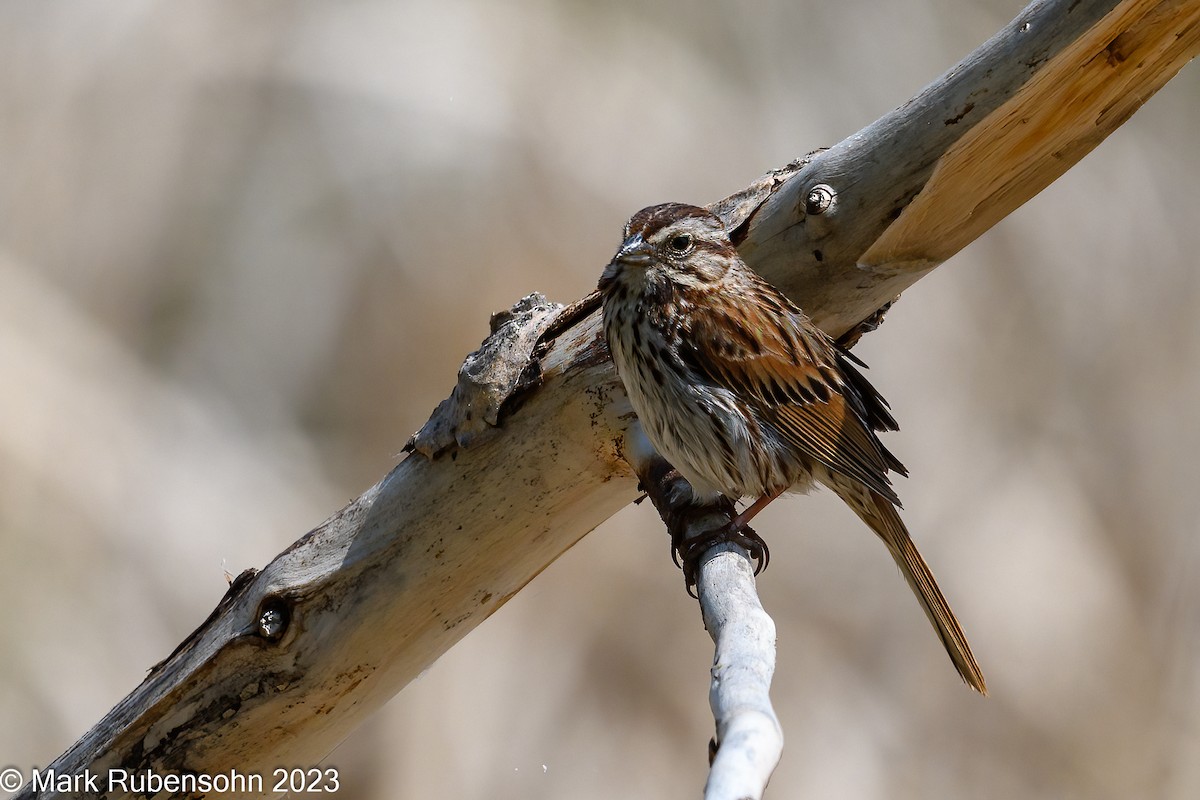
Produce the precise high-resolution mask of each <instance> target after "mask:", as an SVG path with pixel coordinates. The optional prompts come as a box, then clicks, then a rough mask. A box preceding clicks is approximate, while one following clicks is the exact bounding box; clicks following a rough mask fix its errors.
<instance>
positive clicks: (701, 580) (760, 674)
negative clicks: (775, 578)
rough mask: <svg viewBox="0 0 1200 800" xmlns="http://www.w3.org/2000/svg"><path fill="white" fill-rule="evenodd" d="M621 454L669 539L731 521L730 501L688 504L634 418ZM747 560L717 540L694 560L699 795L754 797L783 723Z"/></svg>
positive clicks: (771, 633) (770, 767)
mask: <svg viewBox="0 0 1200 800" xmlns="http://www.w3.org/2000/svg"><path fill="white" fill-rule="evenodd" d="M624 453H625V460H626V461H628V462H629V463H630V464H631V465H632V466H633V468H634V471H635V472H636V473H637V475H638V478H639V480H640V481H641V485H642V487H643V488H644V489H645V491H646V494H647V496H648V497H649V498H650V500H651V501H652V502H653V503H654V507H655V508H656V509H657V510H658V512H659V514H660V515H661V516H662V519H663V523H664V524H665V525H666V526H667V529H668V530H669V531H670V532H671V535H672V540H674V541H686V540H688V539H691V538H693V537H700V536H704V535H705V534H707V533H709V532H710V531H716V530H720V529H722V528H724V527H726V526H728V525H729V524H730V522H731V521H732V519H733V516H734V514H735V509H734V507H733V503H731V502H726V501H721V502H718V503H716V504H714V505H713V506H711V507H708V508H699V507H697V506H694V505H691V503H690V499H689V498H690V495H691V492H690V491H689V490H688V488H687V481H685V480H684V479H683V478H682V477H681V476H680V475H679V473H678V472H677V471H675V469H674V468H673V467H672V466H671V465H670V464H668V463H667V462H666V461H664V460H663V458H662V456H660V455H658V454H657V453H655V452H654V448H653V447H652V446H651V445H650V442H649V441H648V440H647V439H646V437H645V434H644V433H643V432H642V431H641V426H640V425H639V424H637V423H636V422H635V423H634V424H633V425H631V426H630V428H629V432H628V436H627V437H626V441H625V451H624ZM753 562H754V559H753V558H752V556H751V554H750V553H749V552H748V551H747V550H745V549H743V548H742V547H741V546H739V545H738V544H735V543H733V542H724V543H720V544H717V545H714V546H713V547H710V548H708V550H707V551H706V552H705V553H704V554H703V555H702V556H701V557H700V559H699V563H698V564H697V565H696V584H695V589H696V598H697V599H698V600H699V602H700V613H701V615H702V616H703V618H704V627H705V629H706V630H708V633H709V635H710V636H711V637H712V640H713V644H714V645H715V646H716V650H715V652H714V654H713V664H712V670H711V673H710V682H709V691H708V702H709V706H711V708H712V712H713V719H714V721H715V723H716V728H717V732H716V736H714V737H713V739H712V741H711V742H710V744H709V748H710V749H709V752H710V756H711V757H710V759H709V761H710V762H711V765H710V768H709V773H708V781H707V782H706V784H705V788H704V796H705V798H706V800H733V799H734V798H739V799H740V798H753V799H754V800H757V798H761V797H762V796H763V792H764V791H766V788H767V782H768V781H770V780H771V774H772V773H773V772H774V771H775V766H776V764H778V763H779V757H780V755H781V754H782V752H783V728H782V727H781V726H780V724H779V718H778V717H777V716H776V715H775V709H774V708H773V707H772V705H771V696H770V693H771V678H772V677H773V676H774V673H775V622H774V621H773V620H772V619H771V617H770V615H768V614H767V612H766V609H764V608H763V606H762V603H761V602H760V601H759V599H758V590H757V587H756V586H755V583H754V574H755V569H754V563H753Z"/></svg>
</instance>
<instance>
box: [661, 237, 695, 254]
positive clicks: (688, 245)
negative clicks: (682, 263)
mask: <svg viewBox="0 0 1200 800" xmlns="http://www.w3.org/2000/svg"><path fill="white" fill-rule="evenodd" d="M667 247H669V248H671V252H673V253H686V252H687V251H688V250H691V249H692V237H691V236H689V235H688V234H686V233H681V234H679V235H678V236H674V237H672V238H671V241H669V242H667Z"/></svg>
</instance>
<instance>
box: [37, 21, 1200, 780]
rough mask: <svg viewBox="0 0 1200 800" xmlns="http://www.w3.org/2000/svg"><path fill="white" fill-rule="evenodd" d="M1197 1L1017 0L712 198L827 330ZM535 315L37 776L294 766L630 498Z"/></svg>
mask: <svg viewBox="0 0 1200 800" xmlns="http://www.w3.org/2000/svg"><path fill="white" fill-rule="evenodd" d="M1198 18H1200V0H1180V1H1178V2H1149V1H1147V0H1124V2H1117V1H1116V0H1091V1H1090V2H1089V1H1088V0H1082V1H1081V2H1069V1H1068V0H1051V1H1050V2H1041V3H1035V4H1034V5H1032V6H1030V7H1029V8H1028V9H1026V10H1025V11H1024V12H1022V14H1021V16H1020V17H1018V19H1017V20H1015V21H1014V22H1013V23H1012V24H1010V25H1009V26H1008V27H1006V28H1005V29H1004V30H1003V31H1001V32H1000V33H999V34H997V36H996V37H995V38H993V39H992V40H990V41H989V42H987V43H986V44H984V45H983V46H981V47H980V48H979V49H978V50H977V51H975V52H974V53H972V54H971V55H970V56H969V57H968V58H967V59H966V60H965V61H964V62H963V63H962V64H960V65H958V66H957V67H955V68H954V69H952V70H951V71H950V72H948V73H947V74H946V75H944V76H942V77H941V78H939V79H938V80H937V81H935V82H934V83H933V84H931V85H930V87H928V88H927V89H926V90H925V91H924V92H922V93H921V94H920V95H918V96H917V97H916V98H914V99H913V100H911V101H910V102H908V103H907V104H905V105H904V106H902V107H901V108H899V109H897V110H896V111H894V112H893V113H891V114H889V115H887V116H885V117H884V118H882V119H881V120H879V121H878V122H876V123H874V124H873V125H871V126H869V127H867V128H865V129H864V130H863V131H861V132H859V133H857V134H855V135H853V136H851V137H849V138H848V139H846V140H845V141H843V142H841V143H839V144H837V145H836V146H834V147H832V148H830V149H829V150H827V151H823V152H820V153H818V154H815V155H814V156H812V157H811V159H809V160H808V161H807V163H804V164H799V165H794V166H792V167H789V168H785V170H783V171H782V172H780V173H779V174H778V175H769V176H767V177H766V178H765V179H763V180H762V181H760V182H759V183H757V184H755V185H754V186H752V187H749V189H748V190H746V191H744V192H742V193H739V194H738V197H737V200H736V202H729V203H725V204H718V206H717V207H718V208H719V209H720V210H721V212H722V213H723V215H724V217H725V218H726V219H727V220H729V221H730V223H731V226H732V227H734V228H735V230H734V234H735V237H736V239H737V240H738V241H739V243H740V244H739V249H740V250H741V252H742V253H743V255H744V256H745V258H746V259H747V261H748V262H749V263H750V264H751V266H753V267H755V268H756V269H758V270H760V271H761V272H763V274H765V275H766V276H767V277H768V278H769V279H771V280H772V281H773V282H775V283H777V284H778V285H779V286H780V287H781V288H783V289H784V290H785V291H787V292H788V293H789V294H791V295H792V296H793V297H795V298H797V299H798V300H799V302H800V304H801V305H802V306H803V307H804V308H805V309H806V310H808V312H809V313H810V314H812V315H813V317H814V318H815V319H816V320H817V321H818V322H819V324H821V325H822V326H823V327H824V328H825V329H826V330H827V331H829V332H830V333H832V334H833V335H838V336H840V335H842V334H845V333H847V332H850V331H852V330H853V329H855V327H856V326H859V325H860V324H861V323H862V322H863V321H864V320H869V319H871V318H872V317H873V316H874V315H875V314H876V312H877V311H878V309H880V308H881V307H883V306H885V305H886V303H888V302H889V301H890V300H891V299H892V298H894V297H895V296H896V295H898V294H899V293H900V292H901V291H902V290H903V289H905V288H906V287H908V286H909V285H911V284H912V283H913V282H914V281H916V280H917V279H918V278H920V277H921V276H922V275H924V274H926V273H927V272H928V271H929V270H931V269H933V268H934V267H935V266H937V265H938V264H939V263H941V262H942V261H943V260H944V259H946V258H948V257H949V256H950V255H952V254H953V253H955V252H957V251H958V250H959V249H961V248H962V247H963V246H965V245H966V244H967V243H969V242H970V241H972V240H973V239H974V238H975V237H977V236H978V235H979V234H980V233H982V232H983V231H985V230H987V229H988V228H989V227H990V226H991V225H993V224H994V223H995V222H996V221H998V220H999V219H1002V218H1003V217H1004V216H1005V215H1006V214H1008V213H1009V212H1010V211H1012V210H1013V209H1014V208H1016V207H1017V206H1019V205H1020V204H1021V203H1023V202H1024V201H1025V200H1026V199H1028V198H1029V197H1032V196H1033V195H1034V194H1036V193H1037V192H1038V191H1040V190H1041V189H1042V188H1044V187H1045V186H1046V185H1047V184H1048V183H1050V182H1051V181H1052V180H1054V178H1055V177H1057V176H1058V175H1060V174H1061V173H1062V172H1063V171H1064V170H1066V169H1067V168H1069V166H1070V165H1071V164H1073V163H1075V162H1076V161H1078V160H1079V159H1080V158H1081V157H1082V156H1083V155H1084V154H1086V153H1087V152H1089V151H1090V150H1091V149H1092V148H1093V147H1094V146H1095V145H1096V144H1097V143H1098V142H1100V141H1101V140H1102V139H1103V138H1104V137H1105V136H1107V135H1108V134H1109V133H1111V132H1112V131H1113V130H1115V129H1116V128H1117V127H1118V126H1119V125H1120V124H1121V123H1122V122H1124V121H1125V119H1127V118H1128V116H1129V115H1130V114H1132V113H1133V111H1134V110H1136V109H1137V108H1138V107H1139V106H1140V104H1141V103H1142V102H1144V101H1145V100H1146V99H1147V98H1148V97H1150V96H1151V95H1152V94H1153V93H1154V92H1155V91H1156V90H1157V89H1158V88H1160V87H1161V86H1162V85H1163V84H1164V83H1165V82H1166V81H1167V80H1169V79H1170V78H1171V77H1172V76H1173V75H1174V74H1175V73H1176V72H1177V71H1178V70H1179V68H1180V67H1181V66H1182V65H1183V64H1184V63H1186V61H1187V60H1188V59H1190V58H1191V57H1192V56H1193V55H1195V53H1196V51H1197V49H1198V47H1200V26H1198V25H1197V19H1198ZM822 187H828V188H827V189H825V188H822ZM661 199H666V198H647V202H650V201H654V200H661ZM553 311H554V309H553V308H551V307H549V306H548V305H547V304H545V303H544V302H542V301H540V300H538V299H537V298H532V299H529V300H528V301H526V302H524V303H523V304H520V305H519V306H518V307H517V308H516V309H515V311H514V313H513V314H512V315H511V318H509V317H506V318H503V319H501V320H499V322H500V326H499V328H498V329H497V331H496V332H495V333H494V334H493V337H495V338H493V339H492V340H491V341H490V343H489V348H490V352H492V353H494V355H493V356H491V358H493V359H499V360H500V361H502V362H503V363H502V364H499V365H497V364H488V363H487V362H488V359H487V358H483V359H482V360H477V361H476V362H475V366H473V367H471V368H470V369H467V370H466V371H465V374H464V376H463V379H462V381H460V385H459V387H458V388H457V389H456V391H455V395H454V397H453V398H452V400H451V402H449V403H447V404H444V405H443V406H442V407H439V411H438V412H437V413H435V417H434V418H433V419H432V420H431V425H430V427H427V428H426V429H424V433H423V434H422V435H421V436H418V437H417V439H416V440H415V442H414V448H415V451H414V452H412V453H410V454H409V455H408V456H407V457H406V458H405V459H404V460H403V461H402V462H401V463H400V464H399V465H398V466H397V467H396V468H395V469H394V470H393V471H392V472H391V473H390V474H389V475H388V476H386V477H385V478H384V479H383V480H381V481H380V482H379V483H378V484H377V485H376V486H374V487H372V488H371V489H370V490H368V491H367V492H366V493H365V494H364V495H363V496H362V497H360V498H358V499H356V500H354V501H353V502H352V503H350V504H349V505H348V506H347V507H346V508H344V509H343V510H341V511H340V512H338V513H337V514H335V515H334V516H333V517H332V518H331V519H330V520H328V521H327V522H326V523H324V524H323V525H322V526H321V527H319V528H318V529H316V530H314V531H312V532H310V533H308V534H306V535H305V536H303V537H301V538H300V539H299V540H298V541H297V542H296V543H295V544H294V545H292V546H291V547H290V548H288V550H286V551H285V552H283V553H281V554H280V555H279V556H278V557H277V558H275V559H274V560H273V561H272V562H271V563H270V564H269V565H267V566H266V567H265V568H264V569H263V570H262V572H260V573H258V574H255V575H247V576H246V577H244V578H242V579H239V580H238V581H236V582H235V583H234V585H233V586H232V587H231V589H230V592H229V594H228V595H227V596H226V598H225V599H224V600H223V601H222V603H221V605H220V606H219V607H218V608H217V609H216V610H215V611H214V612H213V614H212V615H211V616H210V618H209V619H208V620H207V621H205V623H204V624H203V625H202V626H201V627H200V628H199V629H198V630H197V631H196V632H195V634H193V636H192V637H190V638H189V639H188V640H187V641H186V642H184V643H183V644H182V645H181V646H180V648H179V649H178V650H177V651H176V652H175V653H173V654H172V655H171V656H170V657H169V658H168V659H166V660H165V661H164V662H163V663H162V664H160V665H159V666H158V667H156V668H155V669H154V670H153V671H152V672H151V674H150V675H149V676H148V677H147V679H146V680H145V681H144V682H143V683H142V685H141V686H139V687H137V688H136V689H135V690H134V691H133V692H132V693H131V694H130V695H129V696H128V697H126V698H125V699H124V700H122V701H121V702H120V703H119V704H118V705H117V706H116V707H115V708H114V709H113V710H112V711H111V712H110V713H109V714H108V715H107V716H106V717H105V718H104V719H102V720H101V721H100V722H99V723H98V724H97V725H96V726H95V727H94V728H93V729H92V730H91V731H89V732H88V733H87V734H85V735H84V737H83V738H82V739H80V740H79V742H77V743H76V744H75V745H74V746H72V747H71V748H70V749H69V750H68V751H67V752H66V753H64V754H63V755H62V756H61V757H60V758H59V759H57V760H56V761H55V762H54V764H53V765H52V768H53V769H54V770H57V771H58V772H59V773H60V774H63V775H68V774H75V775H78V774H82V773H83V772H84V771H85V770H91V771H92V772H93V773H94V774H102V773H103V772H104V771H105V770H107V769H109V768H120V769H125V770H130V771H136V770H153V771H154V772H156V773H159V774H164V773H202V774H219V773H228V772H229V771H231V770H238V771H239V772H241V773H246V774H258V775H264V776H269V774H270V771H271V769H272V768H273V767H275V766H278V765H280V764H310V763H315V762H316V761H318V760H319V759H320V758H321V757H323V756H324V755H325V754H327V753H328V752H329V751H330V750H331V749H332V748H333V747H334V746H335V745H336V744H337V743H338V742H340V741H341V740H342V739H343V738H344V737H345V735H346V734H347V733H348V732H349V731H350V730H351V729H352V728H354V727H355V726H356V725H358V724H359V723H360V722H361V721H362V720H363V718H364V717H365V716H367V715H368V714H369V713H371V712H372V711H373V710H375V709H376V708H378V707H379V706H380V705H382V704H383V703H384V702H385V701H386V700H387V699H388V698H389V697H391V696H392V695H393V694H395V693H396V692H397V691H399V689H400V688H402V687H403V686H404V685H405V684H406V683H408V682H409V681H410V680H412V679H413V678H414V677H416V676H417V675H418V674H419V673H420V672H421V670H423V669H424V668H426V667H427V666H428V665H429V664H430V663H431V662H432V661H434V660H435V659H436V658H437V657H438V656H439V655H440V654H441V653H443V652H444V651H445V650H446V649H447V648H448V647H450V646H451V645H452V644H453V643H454V642H455V641H457V640H458V639H460V638H461V637H462V636H463V635H465V634H466V633H467V632H468V631H470V630H471V629H472V628H473V627H474V626H475V625H476V624H478V623H479V622H480V621H481V620H483V619H485V618H486V617H487V616H488V615H489V614H490V613H492V612H493V611H494V610H495V609H496V608H498V607H499V606H500V605H501V604H502V603H503V602H504V601H505V600H506V599H507V598H508V597H510V596H511V595H512V594H513V593H515V592H516V591H518V590H519V589H520V588H521V587H522V586H524V585H525V584H526V583H527V582H528V581H529V580H531V579H532V578H533V577H534V576H535V575H537V574H538V572H540V571H541V570H542V569H544V568H545V567H546V565H548V564H549V563H550V562H551V561H553V560H554V559H555V558H556V557H557V556H559V555H560V554H561V553H562V552H563V551H565V550H566V549H567V548H569V547H570V546H571V545H572V544H574V543H575V542H576V541H577V540H578V539H579V538H580V537H582V536H583V535H584V534H586V533H587V532H588V531H590V530H591V529H592V528H594V527H595V526H596V525H598V524H599V523H600V522H602V521H603V520H604V519H606V518H607V517H609V516H610V515H611V514H613V513H614V512H615V511H616V510H618V509H619V508H621V507H622V506H623V505H625V504H626V503H628V502H629V501H630V500H631V499H633V497H634V496H635V485H636V482H635V479H634V478H633V475H632V472H631V470H630V468H629V467H628V465H627V464H626V463H625V461H624V460H623V459H622V457H621V442H622V437H623V436H624V432H625V430H626V427H627V425H628V422H629V420H630V412H629V408H628V406H627V403H626V401H625V400H624V395H623V392H622V391H621V387H620V384H619V382H618V380H617V378H616V376H615V373H614V372H613V370H612V368H611V365H610V364H609V362H608V360H607V354H606V351H605V349H604V347H603V344H602V337H601V332H600V328H599V324H598V320H597V318H596V316H595V315H594V314H592V315H587V314H581V315H580V316H579V318H578V321H577V324H574V325H571V326H566V327H564V328H563V329H562V330H560V331H558V332H557V335H556V336H554V337H553V338H552V339H551V340H550V341H549V342H548V344H547V346H546V348H545V350H544V352H542V353H540V355H539V357H538V358H537V359H536V360H531V357H530V348H531V346H532V342H533V341H534V339H535V338H536V336H537V334H538V332H540V331H541V330H542V329H543V328H544V326H546V325H547V324H548V323H549V321H550V319H551V318H552V316H553ZM497 366H499V367H501V368H499V369H496V368H495V367H497ZM484 367H487V368H486V369H484ZM267 784H268V789H269V785H270V781H269V779H268V782H267ZM55 794H56V792H54V791H47V792H45V796H53V795H55ZM65 794H72V793H69V792H68V793H65ZM261 794H272V792H270V791H264V792H261ZM19 796H21V797H30V796H33V791H32V788H31V787H28V786H27V787H26V789H25V790H23V791H22V793H21V794H20V795H19ZM108 796H109V797H119V796H128V794H127V793H122V792H119V791H114V792H109V793H108Z"/></svg>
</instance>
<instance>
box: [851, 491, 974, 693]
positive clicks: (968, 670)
mask: <svg viewBox="0 0 1200 800" xmlns="http://www.w3.org/2000/svg"><path fill="white" fill-rule="evenodd" d="M841 483H843V482H842V481H838V482H837V484H841ZM837 484H834V485H833V486H832V487H831V488H833V489H834V491H836V492H837V493H838V495H839V496H841V498H842V499H843V500H844V501H846V504H847V505H849V506H850V507H851V508H853V509H854V511H855V513H857V514H858V516H859V517H861V518H862V520H863V522H865V523H867V525H869V526H871V530H873V531H875V533H876V534H878V535H879V538H880V539H883V543H884V544H886V545H887V548H888V552H890V553H891V554H892V558H894V559H895V560H896V565H897V566H899V567H900V571H901V572H902V573H904V579H905V580H906V581H908V585H909V586H910V587H912V590H913V594H915V595H916V596H917V600H919V601H920V602H921V607H922V608H924V609H925V616H927V617H929V621H930V622H931V623H932V624H933V627H934V630H936V631H937V634H938V637H939V638H941V640H942V644H943V645H945V647H946V653H947V654H949V656H950V660H951V661H953V662H954V666H955V668H956V669H958V674H959V675H961V676H962V679H963V680H964V681H965V682H966V683H967V685H968V686H970V687H971V688H972V689H974V690H975V691H977V692H979V693H980V694H983V695H986V694H987V684H986V683H985V682H984V679H983V672H982V670H980V669H979V664H978V663H977V662H976V661H975V656H974V654H973V653H971V645H970V644H968V643H967V636H966V634H965V633H963V629H962V627H961V626H960V625H959V624H958V620H957V619H956V618H955V616H954V611H953V610H952V609H951V608H950V603H948V602H947V601H946V597H945V595H943V594H942V590H941V589H939V588H938V585H937V580H935V579H934V577H933V573H932V572H930V571H929V565H928V564H926V563H925V559H923V558H921V554H920V553H919V552H918V551H917V546H916V545H915V544H913V541H912V538H911V537H910V536H909V535H908V528H906V527H905V526H904V521H903V520H901V519H900V514H899V513H897V511H896V507H895V506H894V505H892V503H891V502H890V501H889V500H888V499H887V498H886V497H881V496H880V495H878V494H876V493H875V492H873V491H871V490H870V489H868V488H866V487H865V486H862V485H861V484H858V485H856V486H855V487H854V488H853V489H852V488H850V487H849V486H841V485H837Z"/></svg>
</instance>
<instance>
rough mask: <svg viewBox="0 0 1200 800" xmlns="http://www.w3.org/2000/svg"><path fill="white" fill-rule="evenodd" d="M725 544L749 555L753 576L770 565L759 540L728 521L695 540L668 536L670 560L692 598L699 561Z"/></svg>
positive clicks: (757, 536)
mask: <svg viewBox="0 0 1200 800" xmlns="http://www.w3.org/2000/svg"><path fill="white" fill-rule="evenodd" d="M725 543H729V544H735V545H737V546H738V547H741V548H743V549H744V550H745V551H746V552H747V553H749V554H750V558H752V559H754V574H755V575H758V574H759V573H760V572H762V571H763V570H764V569H766V568H767V564H768V563H770V561H771V550H770V549H769V548H768V547H767V543H766V542H765V541H763V539H762V537H761V536H759V535H758V534H757V533H755V532H754V530H753V529H752V528H749V527H743V528H740V529H736V528H734V524H733V522H732V521H730V522H729V523H728V524H726V525H723V526H722V527H720V528H717V529H716V530H711V531H707V532H705V533H702V534H700V535H698V536H689V537H687V538H684V537H682V536H672V537H671V559H672V560H673V561H674V562H675V566H677V567H679V568H680V569H682V570H683V580H684V584H685V585H686V586H687V591H688V594H690V595H691V596H692V597H695V596H696V593H695V591H694V589H695V587H696V576H697V574H698V573H699V571H700V559H701V558H703V556H704V554H705V553H707V552H708V551H709V550H710V549H712V548H713V547H716V546H717V545H719V544H725Z"/></svg>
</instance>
